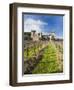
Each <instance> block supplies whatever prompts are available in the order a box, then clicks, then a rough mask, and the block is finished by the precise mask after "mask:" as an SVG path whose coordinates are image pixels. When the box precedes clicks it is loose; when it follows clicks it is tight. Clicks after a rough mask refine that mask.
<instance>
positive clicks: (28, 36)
mask: <svg viewBox="0 0 74 90" xmlns="http://www.w3.org/2000/svg"><path fill="white" fill-rule="evenodd" d="M54 38H55V33H49V34H48V35H44V34H42V33H37V32H36V31H35V30H32V31H31V32H24V40H33V41H39V40H50V41H51V40H52V39H54Z"/></svg>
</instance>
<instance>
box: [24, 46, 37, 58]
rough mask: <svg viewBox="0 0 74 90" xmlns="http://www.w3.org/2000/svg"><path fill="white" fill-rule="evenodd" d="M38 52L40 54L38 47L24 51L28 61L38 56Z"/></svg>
mask: <svg viewBox="0 0 74 90" xmlns="http://www.w3.org/2000/svg"><path fill="white" fill-rule="evenodd" d="M38 52H39V48H38V46H33V47H31V48H28V51H27V50H24V58H25V57H26V58H27V59H30V58H32V57H33V56H35V54H37V53H38ZM27 53H28V54H27Z"/></svg>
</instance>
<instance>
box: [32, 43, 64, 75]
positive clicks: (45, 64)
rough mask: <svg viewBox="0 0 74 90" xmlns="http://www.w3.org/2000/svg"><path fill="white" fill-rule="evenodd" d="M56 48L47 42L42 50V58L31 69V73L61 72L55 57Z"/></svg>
mask: <svg viewBox="0 0 74 90" xmlns="http://www.w3.org/2000/svg"><path fill="white" fill-rule="evenodd" d="M56 51H57V49H56V47H55V45H54V44H53V43H49V45H48V46H47V48H46V49H45V50H44V55H43V58H42V60H41V61H40V62H39V64H38V65H37V66H36V68H35V69H34V70H33V72H32V73H33V74H39V73H55V72H61V71H62V70H60V69H59V63H58V60H57V59H58V58H57V52H56Z"/></svg>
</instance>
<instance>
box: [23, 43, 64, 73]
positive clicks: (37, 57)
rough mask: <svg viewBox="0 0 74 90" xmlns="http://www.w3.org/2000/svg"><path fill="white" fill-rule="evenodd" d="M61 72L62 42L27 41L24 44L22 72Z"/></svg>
mask: <svg viewBox="0 0 74 90" xmlns="http://www.w3.org/2000/svg"><path fill="white" fill-rule="evenodd" d="M60 72H63V42H60V41H51V42H50V41H37V42H27V43H25V46H24V74H42V73H60Z"/></svg>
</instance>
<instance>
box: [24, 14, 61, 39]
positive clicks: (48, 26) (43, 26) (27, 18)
mask: <svg viewBox="0 0 74 90" xmlns="http://www.w3.org/2000/svg"><path fill="white" fill-rule="evenodd" d="M33 29H34V30H36V31H37V32H43V33H48V34H49V33H51V32H55V34H56V37H60V38H62V37H63V16H61V15H41V14H24V32H29V31H31V30H33Z"/></svg>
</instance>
